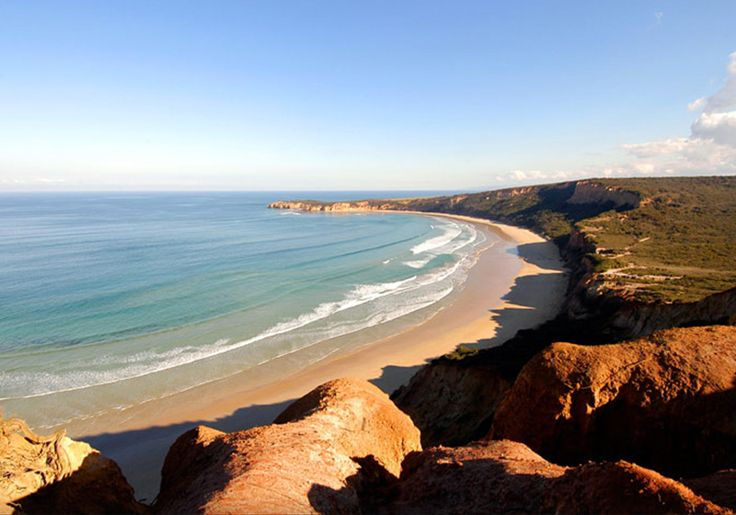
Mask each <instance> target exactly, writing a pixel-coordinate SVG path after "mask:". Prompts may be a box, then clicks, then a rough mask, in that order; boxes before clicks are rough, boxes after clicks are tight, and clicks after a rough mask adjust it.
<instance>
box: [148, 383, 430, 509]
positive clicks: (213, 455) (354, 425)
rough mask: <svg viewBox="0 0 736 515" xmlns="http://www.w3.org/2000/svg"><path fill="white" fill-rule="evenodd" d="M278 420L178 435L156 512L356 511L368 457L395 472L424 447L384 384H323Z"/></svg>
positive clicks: (164, 475) (170, 452)
mask: <svg viewBox="0 0 736 515" xmlns="http://www.w3.org/2000/svg"><path fill="white" fill-rule="evenodd" d="M277 421H278V422H279V423H277V424H273V425H270V426H265V427H257V428H253V429H249V430H247V431H240V432H236V433H230V434H225V433H220V432H218V431H214V430H212V429H209V428H204V427H199V428H196V429H194V430H192V431H189V432H187V433H185V434H184V435H182V436H181V437H179V439H178V440H177V441H176V442H175V443H174V445H173V446H172V448H171V450H170V451H169V454H168V456H167V457H166V462H165V464H164V468H163V471H162V488H161V493H160V494H159V499H158V502H157V505H156V509H157V510H158V511H161V512H166V513H218V514H223V513H311V512H331V513H335V512H337V513H339V512H355V511H358V510H359V498H358V490H359V489H360V486H361V485H360V483H361V474H360V470H361V467H360V466H359V465H358V463H357V462H356V461H355V460H356V459H360V458H366V457H368V456H371V457H372V458H371V459H370V460H371V461H372V462H375V463H377V464H379V465H380V466H382V467H383V468H385V469H386V470H387V471H389V472H390V473H394V474H398V473H399V471H400V470H401V462H402V460H403V458H404V456H405V455H406V454H407V453H409V452H411V451H415V450H418V449H420V448H421V447H420V444H419V431H418V430H417V429H416V428H415V427H414V425H413V424H412V422H411V420H410V419H409V417H408V416H406V415H405V414H403V413H402V412H401V411H399V410H398V409H397V408H396V407H395V406H394V405H393V403H391V401H390V400H389V399H388V397H387V396H386V395H385V394H384V393H383V392H381V391H380V390H379V389H378V388H376V387H375V386H373V385H372V384H370V383H367V382H364V381H353V380H348V379H339V380H336V381H331V382H329V383H326V384H324V385H322V386H320V387H318V388H316V389H315V390H313V391H312V392H310V393H309V394H307V395H306V396H304V397H303V398H301V399H299V400H298V401H296V402H295V403H294V404H292V405H291V406H290V407H289V408H287V409H286V411H285V412H284V413H283V414H282V415H280V416H279V417H278V419H277Z"/></svg>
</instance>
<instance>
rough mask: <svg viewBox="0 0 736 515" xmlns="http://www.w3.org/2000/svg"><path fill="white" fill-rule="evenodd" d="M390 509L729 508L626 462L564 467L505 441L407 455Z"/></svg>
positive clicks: (711, 510) (626, 510) (684, 510)
mask: <svg viewBox="0 0 736 515" xmlns="http://www.w3.org/2000/svg"><path fill="white" fill-rule="evenodd" d="M394 495H395V497H394V499H392V500H391V501H390V502H389V503H388V505H387V506H385V507H383V509H380V510H378V511H379V512H385V513H402V514H423V513H447V514H455V513H456V514H465V513H727V512H728V510H727V509H724V508H722V507H720V506H718V505H716V504H714V503H712V502H710V501H708V500H706V499H704V498H702V497H700V496H698V495H697V494H695V493H694V492H693V491H691V490H690V489H689V488H687V487H686V486H684V485H683V484H681V483H678V482H676V481H673V480H671V479H668V478H666V477H664V476H662V475H660V474H658V473H656V472H654V471H652V470H648V469H645V468H643V467H639V466H637V465H634V464H631V463H627V462H625V461H616V462H607V463H589V464H586V465H582V466H578V467H562V466H559V465H555V464H553V463H550V462H548V461H547V460H545V459H544V458H542V457H541V456H539V455H538V454H536V453H534V452H533V451H531V450H530V449H529V448H528V447H527V446H525V445H523V444H520V443H517V442H512V441H508V440H496V441H491V442H476V443H473V444H470V445H468V446H466V447H457V448H446V447H434V448H431V449H427V450H426V451H422V452H415V453H412V454H410V455H409V456H408V457H407V459H406V461H405V462H404V469H403V471H402V474H401V480H400V482H399V483H398V485H397V486H396V488H395V494H394Z"/></svg>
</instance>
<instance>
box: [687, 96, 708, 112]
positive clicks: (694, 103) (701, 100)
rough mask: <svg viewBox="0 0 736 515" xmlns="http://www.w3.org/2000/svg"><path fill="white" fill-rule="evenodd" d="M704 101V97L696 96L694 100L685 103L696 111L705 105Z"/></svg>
mask: <svg viewBox="0 0 736 515" xmlns="http://www.w3.org/2000/svg"><path fill="white" fill-rule="evenodd" d="M705 102H706V98H705V97H700V98H696V99H695V100H693V101H692V102H690V103H689V104H688V105H687V108H688V109H689V110H690V111H697V110H698V109H700V108H702V107H703V106H704V105H705Z"/></svg>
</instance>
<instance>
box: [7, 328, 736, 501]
mask: <svg viewBox="0 0 736 515" xmlns="http://www.w3.org/2000/svg"><path fill="white" fill-rule="evenodd" d="M735 379H736V328H734V327H726V326H710V327H698V328H683V329H673V330H669V331H663V332H659V333H655V334H654V335H652V336H651V337H649V338H645V339H639V340H633V341H628V342H624V343H620V344H613V345H601V346H590V347H584V346H580V345H573V344H567V343H556V344H553V345H552V346H550V347H549V348H547V349H546V350H544V351H543V352H542V353H540V354H539V355H537V356H536V357H535V358H533V359H532V360H531V361H530V362H529V363H528V364H527V365H526V366H525V367H524V368H523V370H522V371H521V373H520V374H519V375H518V378H517V379H516V380H515V381H514V382H513V384H511V385H509V387H508V388H506V389H505V390H504V391H503V392H502V393H501V394H499V395H500V398H499V399H497V400H496V401H495V403H493V404H494V406H495V408H494V410H493V413H492V415H491V417H492V419H493V420H492V424H491V430H490V432H489V433H488V434H487V435H486V436H485V437H484V438H481V439H479V440H477V441H474V442H470V443H468V444H465V445H461V446H457V447H444V446H429V447H428V448H425V449H422V445H421V443H420V434H419V430H418V429H417V428H416V427H415V425H414V423H413V422H412V420H411V419H410V418H409V417H408V416H407V415H406V414H404V413H403V412H402V411H401V410H399V409H398V408H397V407H396V405H395V404H394V403H393V402H392V401H391V400H390V399H389V398H388V397H387V396H386V395H385V394H384V393H382V392H381V391H380V390H379V389H378V388H376V387H375V386H373V385H372V384H370V383H367V382H363V381H353V380H349V379H340V380H335V381H331V382H329V383H326V384H324V385H322V386H320V387H318V388H317V389H315V390H314V391H312V392H310V393H309V394H307V395H306V396H304V397H303V398H301V399H299V400H298V401H296V402H295V403H293V404H292V405H291V406H290V407H289V408H287V409H286V410H285V411H284V412H283V413H282V414H281V415H280V416H279V417H278V418H277V420H276V421H275V423H274V424H272V425H270V426H264V427H258V428H253V429H249V430H246V431H240V432H234V433H222V432H220V431H217V430H214V429H211V428H207V427H203V426H200V427H197V428H195V429H192V430H191V431H189V432H187V433H185V434H184V435H182V436H181V437H180V438H179V439H178V440H177V441H176V443H175V444H174V445H173V446H172V448H171V450H170V451H169V454H168V456H167V458H166V462H165V464H164V467H163V470H162V484H161V492H160V494H159V496H158V499H157V501H156V502H155V504H154V505H152V506H147V505H143V504H140V503H138V502H136V500H135V499H134V496H133V491H132V489H131V488H130V486H129V485H128V484H127V482H126V481H125V478H124V477H123V476H122V474H121V472H120V469H119V468H118V467H117V465H115V463H113V462H112V461H110V460H108V459H106V458H104V457H103V456H100V455H99V453H97V452H96V451H95V450H94V449H91V448H90V447H89V446H88V445H86V444H84V443H80V442H74V441H72V440H70V439H68V438H66V437H64V436H63V435H62V434H59V435H54V436H51V437H48V438H42V437H38V436H36V435H34V434H32V433H31V432H30V431H28V429H27V428H26V427H25V426H24V425H23V424H22V423H21V422H19V421H14V420H5V421H3V422H2V433H0V465H1V466H2V471H3V473H2V476H1V477H0V506H2V507H4V510H5V511H6V512H13V511H16V512H21V513H22V512H26V513H147V512H152V513H211V514H216V513H217V514H220V513H387V514H391V513H402V514H403V513H458V514H459V513H489V512H490V513H497V512H527V513H528V512H542V513H548V512H549V513H551V512H554V513H732V511H731V510H733V509H736V488H734V486H735V484H736V471H734V470H733V469H734V467H736V452H734V451H736V411H735V410H734V409H733V407H734V406H736V402H734V401H735V399H734V395H735V394H734V391H735V389H734V387H735V384H734V381H735ZM496 393H498V392H496Z"/></svg>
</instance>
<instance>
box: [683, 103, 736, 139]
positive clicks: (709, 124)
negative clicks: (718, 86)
mask: <svg viewBox="0 0 736 515" xmlns="http://www.w3.org/2000/svg"><path fill="white" fill-rule="evenodd" d="M691 132H692V135H693V137H694V138H703V139H712V140H713V141H715V142H716V143H720V144H722V145H730V146H732V147H734V148H736V110H735V111H728V112H721V113H703V114H701V115H700V116H699V117H698V119H697V120H695V122H693V125H692V127H691Z"/></svg>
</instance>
